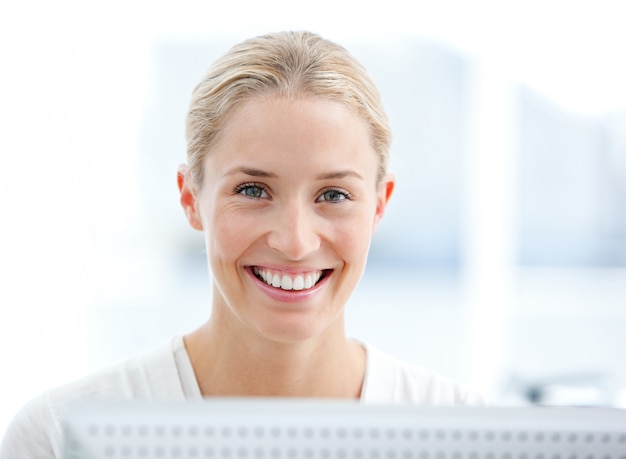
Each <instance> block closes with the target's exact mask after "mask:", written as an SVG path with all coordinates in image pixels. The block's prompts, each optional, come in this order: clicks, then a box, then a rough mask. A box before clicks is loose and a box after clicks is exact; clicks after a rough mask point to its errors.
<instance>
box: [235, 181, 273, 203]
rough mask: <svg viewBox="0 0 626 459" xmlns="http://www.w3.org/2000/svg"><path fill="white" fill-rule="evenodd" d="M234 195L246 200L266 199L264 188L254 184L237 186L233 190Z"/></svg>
mask: <svg viewBox="0 0 626 459" xmlns="http://www.w3.org/2000/svg"><path fill="white" fill-rule="evenodd" d="M235 193H237V194H241V195H243V196H245V197H246V198H252V199H261V198H267V197H268V194H267V192H266V191H265V188H263V187H262V186H260V185H257V184H255V183H244V184H243V185H239V186H238V187H237V188H236V189H235Z"/></svg>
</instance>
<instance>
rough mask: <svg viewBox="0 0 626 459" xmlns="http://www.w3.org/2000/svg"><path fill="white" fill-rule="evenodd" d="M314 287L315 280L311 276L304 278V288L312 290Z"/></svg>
mask: <svg viewBox="0 0 626 459" xmlns="http://www.w3.org/2000/svg"><path fill="white" fill-rule="evenodd" d="M311 287H313V279H312V278H311V275H310V274H307V275H306V277H305V278H304V288H311Z"/></svg>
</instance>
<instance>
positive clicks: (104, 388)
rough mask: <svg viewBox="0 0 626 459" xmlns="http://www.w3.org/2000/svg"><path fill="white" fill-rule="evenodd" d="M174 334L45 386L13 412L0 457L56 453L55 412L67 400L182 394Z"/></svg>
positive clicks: (58, 433)
mask: <svg viewBox="0 0 626 459" xmlns="http://www.w3.org/2000/svg"><path fill="white" fill-rule="evenodd" d="M177 345H178V344H177V341H176V338H175V339H173V340H171V341H169V342H168V343H167V344H164V345H161V346H159V347H157V348H155V349H152V350H150V351H148V352H145V353H143V354H139V355H137V356H135V357H132V358H130V359H128V360H125V361H123V362H121V363H118V364H116V365H113V366H111V367H109V368H106V369H104V370H101V371H98V372H95V373H92V374H90V375H88V376H85V377H83V378H81V379H79V380H76V381H74V382H71V383H69V384H65V385H62V386H60V387H57V388H54V389H51V390H48V391H46V392H44V393H43V394H41V395H39V396H38V397H36V398H34V399H33V400H31V401H30V402H28V403H27V404H26V405H24V406H23V407H22V409H21V410H20V411H19V412H18V413H17V415H16V416H15V417H14V418H13V420H12V422H11V424H10V425H9V428H8V430H7V431H6V433H5V435H4V439H3V441H2V445H1V446H0V459H5V458H9V457H10V458H21V457H24V458H26V457H28V458H51V457H60V455H61V440H62V428H61V416H62V411H63V408H64V406H65V405H66V404H67V403H70V402H73V401H79V400H88V399H141V398H146V399H151V398H170V399H176V398H182V397H183V392H182V388H181V383H180V379H179V377H178V371H177V367H176V362H175V357H174V353H175V351H176V349H175V348H176V346H177Z"/></svg>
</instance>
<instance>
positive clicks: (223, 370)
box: [185, 321, 365, 398]
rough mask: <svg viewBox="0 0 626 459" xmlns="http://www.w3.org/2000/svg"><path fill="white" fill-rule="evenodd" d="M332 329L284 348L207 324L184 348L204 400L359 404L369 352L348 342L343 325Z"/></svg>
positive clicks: (253, 336)
mask: <svg viewBox="0 0 626 459" xmlns="http://www.w3.org/2000/svg"><path fill="white" fill-rule="evenodd" d="M333 328H334V329H331V330H327V331H326V332H325V333H324V334H323V336H316V337H315V338H312V339H308V340H302V341H298V342H295V343H294V342H289V343H285V342H277V341H272V340H269V339H265V338H263V337H259V336H257V335H252V336H250V334H248V336H242V334H241V333H228V329H226V330H227V331H226V332H225V331H224V327H222V326H217V325H216V324H215V323H213V321H209V322H207V323H206V324H205V325H204V326H203V327H201V328H200V329H198V330H196V331H195V332H194V333H191V334H190V335H187V336H186V337H185V346H186V348H187V351H188V353H189V357H190V359H191V363H192V366H193V368H194V371H195V374H196V379H197V380H198V385H199V386H200V391H201V392H202V395H203V396H258V397H265V396H268V397H269V396H274V397H321V398H358V397H360V393H361V387H362V383H363V378H364V374H365V351H364V349H363V348H362V346H361V345H360V344H358V343H356V342H353V341H351V340H348V339H347V338H346V337H345V334H344V332H343V324H342V323H341V324H337V326H336V327H333ZM339 328H340V330H339Z"/></svg>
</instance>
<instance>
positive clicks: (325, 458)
mask: <svg viewBox="0 0 626 459" xmlns="http://www.w3.org/2000/svg"><path fill="white" fill-rule="evenodd" d="M64 419H65V427H64V428H65V434H66V438H65V456H64V457H65V459H78V458H80V459H101V458H102V459H104V458H106V459H109V458H215V459H217V458H225V459H300V458H302V459H316V458H322V459H332V458H337V459H626V412H623V411H621V410H614V409H600V408H563V407H559V408H537V407H532V408H531V407H524V408H522V407H517V408H498V407H463V408H461V407H418V406H408V405H394V406H383V405H363V404H359V403H355V402H343V401H328V400H325V401H322V400H283V399H215V400H211V399H207V400H205V401H202V402H116V403H110V402H108V403H106V402H82V403H79V404H75V405H73V406H70V407H68V409H67V411H66V413H65V417H64Z"/></svg>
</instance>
